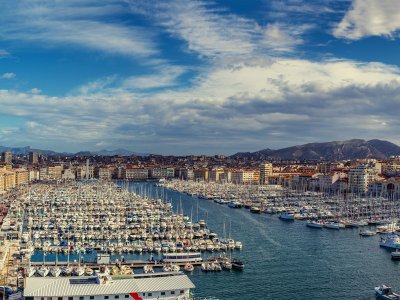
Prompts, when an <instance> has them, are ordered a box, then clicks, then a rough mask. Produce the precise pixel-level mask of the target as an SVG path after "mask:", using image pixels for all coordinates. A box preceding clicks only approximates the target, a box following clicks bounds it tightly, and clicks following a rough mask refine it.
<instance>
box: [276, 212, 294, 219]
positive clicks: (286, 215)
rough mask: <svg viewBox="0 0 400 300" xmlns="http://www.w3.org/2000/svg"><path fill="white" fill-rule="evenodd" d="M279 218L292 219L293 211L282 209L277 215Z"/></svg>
mask: <svg viewBox="0 0 400 300" xmlns="http://www.w3.org/2000/svg"><path fill="white" fill-rule="evenodd" d="M279 219H281V220H289V221H294V213H293V212H289V211H284V212H282V213H281V214H280V215H279Z"/></svg>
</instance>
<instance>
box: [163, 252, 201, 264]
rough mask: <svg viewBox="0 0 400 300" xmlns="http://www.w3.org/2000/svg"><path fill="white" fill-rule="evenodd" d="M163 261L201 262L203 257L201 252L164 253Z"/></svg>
mask: <svg viewBox="0 0 400 300" xmlns="http://www.w3.org/2000/svg"><path fill="white" fill-rule="evenodd" d="M162 261H163V262H166V263H187V262H201V261H203V258H202V257H201V253H200V252H187V253H164V254H163V259H162Z"/></svg>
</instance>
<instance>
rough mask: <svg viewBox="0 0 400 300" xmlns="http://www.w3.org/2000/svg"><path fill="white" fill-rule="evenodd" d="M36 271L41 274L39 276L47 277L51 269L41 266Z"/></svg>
mask: <svg viewBox="0 0 400 300" xmlns="http://www.w3.org/2000/svg"><path fill="white" fill-rule="evenodd" d="M36 272H37V273H38V274H39V276H42V277H46V276H47V274H49V272H50V270H49V268H48V267H46V266H41V267H40V268H38V269H37V271H36Z"/></svg>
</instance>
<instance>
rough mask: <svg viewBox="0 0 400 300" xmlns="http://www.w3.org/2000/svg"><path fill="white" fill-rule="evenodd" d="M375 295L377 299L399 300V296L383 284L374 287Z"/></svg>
mask: <svg viewBox="0 0 400 300" xmlns="http://www.w3.org/2000/svg"><path fill="white" fill-rule="evenodd" d="M375 295H376V298H377V299H385V300H398V299H400V295H399V294H396V293H394V292H392V288H391V287H390V286H388V285H385V284H382V285H380V286H377V287H375Z"/></svg>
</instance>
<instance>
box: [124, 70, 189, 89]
mask: <svg viewBox="0 0 400 300" xmlns="http://www.w3.org/2000/svg"><path fill="white" fill-rule="evenodd" d="M184 72H185V68H183V67H179V66H165V67H164V68H159V72H158V73H155V74H151V75H141V76H131V77H129V78H127V79H125V80H124V82H123V84H122V87H124V88H133V89H142V90H144V89H153V88H162V87H171V86H174V85H176V84H177V79H178V77H179V76H181V75H182V74H183V73H184Z"/></svg>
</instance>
